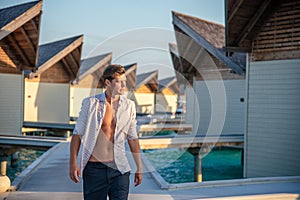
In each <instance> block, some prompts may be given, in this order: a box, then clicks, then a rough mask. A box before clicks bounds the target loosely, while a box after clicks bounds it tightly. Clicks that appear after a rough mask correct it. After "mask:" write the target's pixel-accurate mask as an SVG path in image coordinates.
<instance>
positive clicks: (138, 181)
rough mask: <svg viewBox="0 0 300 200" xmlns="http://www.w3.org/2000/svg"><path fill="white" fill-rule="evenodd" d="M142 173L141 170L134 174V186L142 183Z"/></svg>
mask: <svg viewBox="0 0 300 200" xmlns="http://www.w3.org/2000/svg"><path fill="white" fill-rule="evenodd" d="M142 180H143V174H142V173H141V172H136V173H135V175H134V186H135V187H136V186H138V185H140V184H141V183H142Z"/></svg>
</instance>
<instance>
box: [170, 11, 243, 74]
mask: <svg viewBox="0 0 300 200" xmlns="http://www.w3.org/2000/svg"><path fill="white" fill-rule="evenodd" d="M172 14H173V24H174V28H175V30H176V31H177V33H176V34H177V38H179V40H186V41H177V45H180V46H179V47H178V48H179V54H183V51H185V52H184V53H186V54H190V53H195V48H196V47H195V46H193V45H192V43H193V42H194V43H196V44H198V45H199V47H198V48H196V49H199V48H203V49H205V51H206V52H208V53H209V54H210V55H211V56H212V57H213V59H216V60H218V62H219V63H216V65H217V66H218V67H221V68H224V66H227V68H230V69H232V70H233V71H234V72H236V73H238V74H243V73H244V69H245V66H243V65H240V63H236V62H235V61H233V60H232V59H231V58H229V57H227V56H226V52H225V50H224V49H223V47H224V46H225V27H224V26H223V25H221V24H217V23H214V22H210V21H207V20H204V19H200V18H197V17H193V16H189V15H185V14H182V13H178V12H174V11H173V12H172ZM179 34H184V35H187V36H186V37H185V38H184V37H180V36H178V35H179ZM189 38H191V39H192V40H193V41H190V39H189ZM183 43H186V44H183ZM181 45H185V46H184V47H182V46H181ZM180 48H181V49H180ZM180 50H182V51H180ZM200 54H201V52H199V55H195V57H196V56H198V57H201V55H200ZM203 55H204V54H202V56H203ZM180 56H181V57H184V56H183V55H180ZM196 58H197V57H196ZM196 58H195V59H196ZM241 59H245V56H243V58H241ZM220 63H222V65H221V64H220ZM183 70H185V69H183ZM188 70H189V69H188Z"/></svg>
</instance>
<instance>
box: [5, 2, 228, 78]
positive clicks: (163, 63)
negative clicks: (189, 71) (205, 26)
mask: <svg viewBox="0 0 300 200" xmlns="http://www.w3.org/2000/svg"><path fill="white" fill-rule="evenodd" d="M24 2H30V0H9V1H8V0H0V7H1V8H3V7H7V6H11V5H16V4H20V3H24ZM172 10H174V11H177V12H180V13H184V14H188V15H192V16H195V17H199V18H203V19H206V20H209V21H213V22H216V23H220V24H224V0H151V1H149V0H147V1H146V0H110V1H103V0H86V1H84V0H44V1H43V14H42V22H41V30H40V44H43V43H47V42H52V41H56V40H60V39H63V38H68V37H72V36H76V35H80V34H84V44H83V52H82V57H83V58H85V57H90V56H94V55H99V54H102V53H107V52H112V53H113V62H114V63H120V64H131V63H133V62H137V63H138V71H137V73H138V74H139V73H144V72H148V71H152V70H157V69H158V70H159V78H165V77H168V76H172V75H174V72H173V68H172V62H171V60H170V55H169V53H168V43H169V42H174V41H175V38H174V32H173V25H172V15H171V11H172Z"/></svg>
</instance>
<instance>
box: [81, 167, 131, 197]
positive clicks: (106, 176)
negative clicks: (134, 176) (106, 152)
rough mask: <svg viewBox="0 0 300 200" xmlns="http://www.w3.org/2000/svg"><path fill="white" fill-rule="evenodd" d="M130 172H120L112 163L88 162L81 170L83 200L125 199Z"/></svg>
mask: <svg viewBox="0 0 300 200" xmlns="http://www.w3.org/2000/svg"><path fill="white" fill-rule="evenodd" d="M129 175H130V172H127V173H125V174H122V173H121V172H120V171H119V170H118V169H117V168H116V166H115V164H114V163H101V162H88V163H87V165H86V167H85V168H84V170H83V194H84V199H85V200H106V199H107V196H108V197H109V199H110V200H116V199H118V200H126V199H127V198H128V192H129Z"/></svg>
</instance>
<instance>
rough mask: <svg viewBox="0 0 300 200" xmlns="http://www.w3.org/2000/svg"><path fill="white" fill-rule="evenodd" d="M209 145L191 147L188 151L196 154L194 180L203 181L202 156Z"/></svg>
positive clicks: (207, 150)
mask: <svg viewBox="0 0 300 200" xmlns="http://www.w3.org/2000/svg"><path fill="white" fill-rule="evenodd" d="M209 150H210V148H209V147H204V146H203V147H190V148H188V151H189V152H190V153H191V154H192V155H193V156H194V181H195V182H202V158H203V155H205V154H206V153H207V152H209Z"/></svg>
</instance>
